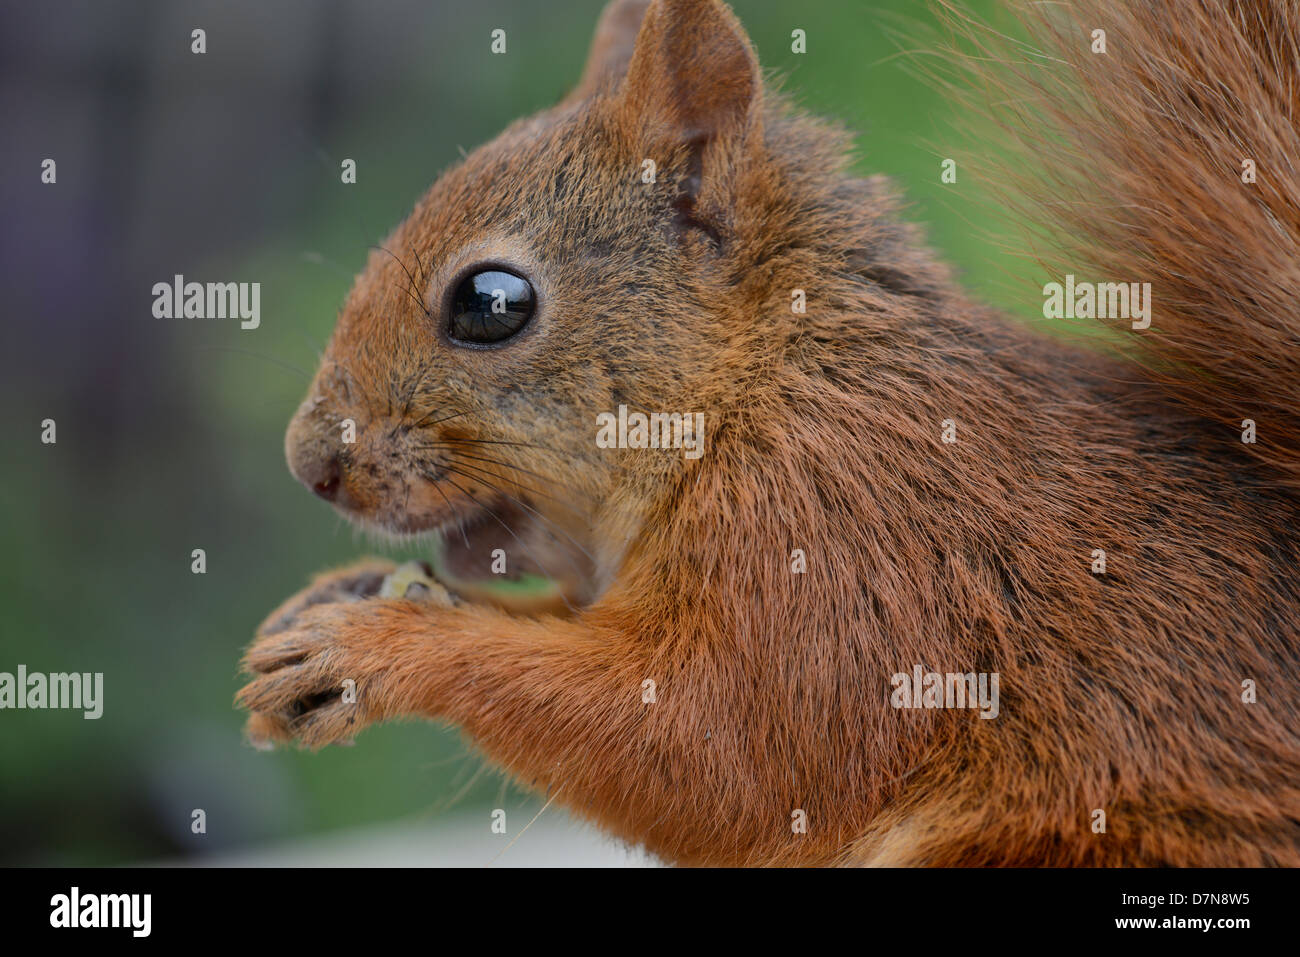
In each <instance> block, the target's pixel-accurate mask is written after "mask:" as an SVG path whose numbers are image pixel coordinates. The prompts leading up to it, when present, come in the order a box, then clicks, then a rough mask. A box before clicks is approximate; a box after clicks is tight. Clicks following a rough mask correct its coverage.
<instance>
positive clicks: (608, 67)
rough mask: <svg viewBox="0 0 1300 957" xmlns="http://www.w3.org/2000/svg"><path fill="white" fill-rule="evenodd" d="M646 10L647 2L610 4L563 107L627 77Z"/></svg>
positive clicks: (623, 0)
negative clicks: (582, 67) (579, 75)
mask: <svg viewBox="0 0 1300 957" xmlns="http://www.w3.org/2000/svg"><path fill="white" fill-rule="evenodd" d="M649 6H650V0H610V2H609V3H608V4H607V5H606V6H605V12H604V13H602V14H601V15H600V21H599V22H598V23H597V24H596V33H595V35H594V36H593V37H592V38H591V52H590V53H588V54H587V65H586V67H585V68H584V69H583V71H582V79H581V80H579V81H578V85H577V86H575V87H574V88H573V90H572V92H570V93H569V95H568V96H566V97H565V98H564V104H566V105H567V104H570V103H577V102H581V101H582V100H586V99H589V98H590V97H591V96H593V95H595V94H596V93H597V92H599V91H600V89H601V88H602V87H604V86H606V85H609V84H611V83H613V82H614V81H617V80H621V79H623V77H624V76H626V75H627V65H628V62H629V61H630V60H631V59H632V50H633V48H634V47H635V45H636V33H637V30H639V29H640V28H641V21H642V20H643V19H644V18H645V12H646V10H647V9H648V8H649Z"/></svg>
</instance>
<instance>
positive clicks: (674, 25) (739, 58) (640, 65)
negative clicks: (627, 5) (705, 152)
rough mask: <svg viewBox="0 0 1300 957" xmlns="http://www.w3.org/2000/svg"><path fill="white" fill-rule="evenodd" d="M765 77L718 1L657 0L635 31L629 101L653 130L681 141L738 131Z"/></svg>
mask: <svg viewBox="0 0 1300 957" xmlns="http://www.w3.org/2000/svg"><path fill="white" fill-rule="evenodd" d="M761 89H762V80H761V76H760V74H759V69H758V58H757V57H756V56H755V55H754V49H753V47H752V46H751V45H750V42H749V37H748V36H746V35H745V31H744V28H743V27H741V25H740V22H739V21H738V20H737V19H736V17H735V15H734V14H733V13H732V12H731V11H730V10H729V9H728V8H727V6H726V5H725V4H723V3H721V2H719V0H654V2H653V3H651V4H650V7H649V9H648V10H647V11H646V14H645V19H644V21H643V22H642V24H641V31H640V33H638V34H637V38H636V48H635V50H634V52H633V54H632V59H631V63H630V64H629V65H628V74H627V80H626V85H625V88H624V98H625V102H626V104H627V107H628V109H629V110H630V111H631V112H632V113H633V114H634V115H635V116H637V117H638V118H639V119H641V120H642V121H643V122H645V123H646V124H647V125H648V126H650V127H666V128H667V130H668V131H669V132H670V133H671V134H672V135H674V136H675V138H677V139H679V140H680V141H684V142H696V143H701V142H707V141H709V140H712V139H714V138H715V137H719V136H722V135H725V134H728V133H733V132H740V131H742V130H743V129H744V127H745V126H746V125H747V123H748V120H749V118H750V117H751V115H752V114H753V112H754V111H755V110H756V108H757V104H758V101H759V98H760V95H761Z"/></svg>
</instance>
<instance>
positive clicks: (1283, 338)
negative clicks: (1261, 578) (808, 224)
mask: <svg viewBox="0 0 1300 957" xmlns="http://www.w3.org/2000/svg"><path fill="white" fill-rule="evenodd" d="M949 12H950V13H953V14H954V15H955V16H956V17H957V21H958V25H959V26H960V27H962V32H963V34H964V35H965V37H966V38H967V39H968V40H969V39H974V41H975V42H976V44H977V45H978V48H979V49H978V53H979V56H978V57H977V60H978V61H979V62H981V63H984V64H990V61H992V62H991V65H988V66H981V67H980V68H978V69H977V71H976V72H977V74H978V81H979V85H978V92H974V91H973V92H972V93H970V94H969V95H970V97H971V99H972V100H974V99H982V100H984V102H985V103H986V104H987V103H989V102H994V103H998V104H1001V105H1000V106H996V107H994V108H993V113H994V118H995V120H996V121H997V122H998V124H999V125H1000V126H1001V127H1002V130H1003V132H1005V133H1007V134H1010V136H1011V137H1012V141H1013V142H1014V143H1015V144H1017V145H1018V147H1019V149H1018V150H1016V151H1015V152H1017V153H1018V154H1019V155H1021V156H1022V157H1023V156H1024V155H1025V154H1027V153H1032V154H1033V158H1034V164H1033V165H1034V167H1035V168H1036V171H1035V172H1033V173H1031V174H1025V173H1023V172H1021V171H1022V170H1024V169H1026V168H1027V167H1026V166H1025V165H1024V164H1021V163H1017V164H1016V165H1015V169H1014V171H1013V172H1011V173H1010V177H1009V182H1011V183H1012V184H1014V188H1015V189H1016V190H1017V191H1021V192H1022V195H1023V196H1024V197H1025V198H1027V199H1028V200H1029V201H1030V202H1031V203H1032V204H1034V206H1036V208H1037V211H1038V212H1037V217H1036V218H1037V219H1039V220H1040V221H1042V220H1046V221H1048V222H1049V224H1050V226H1049V228H1050V230H1051V231H1052V233H1053V240H1054V245H1055V247H1056V248H1057V249H1058V250H1060V253H1061V256H1060V259H1059V260H1057V261H1056V262H1057V264H1058V265H1060V266H1062V267H1064V268H1066V269H1069V270H1070V271H1073V272H1074V273H1076V274H1079V273H1084V272H1092V273H1093V274H1094V277H1093V278H1095V280H1096V281H1099V282H1105V281H1115V282H1129V281H1132V282H1150V283H1151V302H1152V312H1151V325H1150V327H1149V328H1146V329H1143V330H1138V331H1134V330H1133V329H1132V328H1131V325H1130V323H1129V322H1127V321H1122V322H1120V323H1117V324H1118V325H1119V326H1120V328H1121V329H1122V330H1123V335H1124V336H1125V337H1126V338H1127V340H1128V343H1129V345H1130V347H1131V349H1130V351H1131V352H1132V353H1133V354H1134V355H1135V356H1136V357H1138V358H1139V359H1141V360H1143V362H1144V364H1145V365H1147V366H1148V367H1149V368H1150V369H1151V370H1152V371H1153V372H1154V374H1155V375H1156V376H1157V377H1158V378H1159V379H1160V380H1161V381H1162V382H1163V383H1164V384H1165V385H1166V386H1167V387H1168V389H1169V390H1170V392H1171V393H1173V394H1174V395H1176V396H1177V397H1178V398H1179V399H1181V400H1182V401H1184V402H1186V403H1188V404H1189V405H1191V406H1192V407H1193V408H1194V410H1195V411H1196V412H1198V413H1200V414H1202V415H1205V416H1207V417H1209V418H1211V419H1213V420H1215V421H1219V422H1222V423H1223V424H1224V427H1225V428H1231V429H1241V428H1243V420H1246V419H1250V420H1253V421H1254V422H1255V424H1256V438H1257V441H1256V442H1255V443H1254V444H1251V445H1247V449H1248V450H1249V451H1251V452H1253V453H1254V454H1256V455H1258V456H1260V457H1261V458H1262V459H1264V460H1265V461H1266V462H1267V463H1269V465H1271V466H1273V467H1276V468H1277V469H1280V470H1281V474H1280V476H1278V475H1276V474H1275V473H1272V472H1270V471H1268V470H1265V474H1266V475H1267V476H1268V481H1270V482H1282V483H1284V484H1287V485H1289V486H1292V487H1295V488H1300V170H1298V169H1297V164H1298V163H1300V130H1298V129H1297V120H1298V118H1300V0H1124V2H1122V3H1115V2H1114V0H1075V2H1073V3H1067V4H1032V5H1026V6H1025V7H1024V12H1023V14H1022V15H1021V19H1022V22H1023V23H1024V24H1025V25H1026V27H1027V28H1028V30H1029V32H1030V35H1031V41H1030V43H1029V45H1028V46H1025V45H1022V44H1020V43H1018V42H1016V41H1012V40H1008V39H1007V38H1006V37H1004V36H1003V35H1001V34H998V33H995V32H994V31H992V30H989V29H987V28H983V29H981V28H976V27H974V26H973V25H972V23H971V21H970V20H969V19H963V18H962V17H961V14H960V13H958V12H957V11H956V10H955V8H952V7H949ZM1098 30H1102V31H1105V33H1104V37H1102V36H1101V35H1099V34H1097V33H1095V32H1094V31H1098ZM1099 41H1104V50H1105V52H1099V47H1100V43H1099ZM1009 63H1010V65H1011V69H1010V71H1008V70H1007V69H1006V67H1007V66H1008V64H1009ZM1026 175H1029V176H1030V177H1031V181H1029V182H1027V181H1026V178H1025V177H1026ZM1251 180H1253V181H1251ZM1044 212H1046V215H1045V216H1044ZM1054 258H1055V257H1054ZM1080 278H1081V279H1082V278H1084V277H1083V276H1080Z"/></svg>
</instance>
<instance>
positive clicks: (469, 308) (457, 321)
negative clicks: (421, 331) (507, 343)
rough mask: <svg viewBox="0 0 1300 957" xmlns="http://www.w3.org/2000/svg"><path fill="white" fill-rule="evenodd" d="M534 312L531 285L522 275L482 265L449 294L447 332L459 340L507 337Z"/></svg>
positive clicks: (521, 326) (481, 342)
mask: <svg viewBox="0 0 1300 957" xmlns="http://www.w3.org/2000/svg"><path fill="white" fill-rule="evenodd" d="M532 316H533V287H532V286H531V285H529V283H528V280H527V279H524V278H523V277H522V276H516V275H515V274H514V273H512V272H505V271H504V270H500V269H485V270H484V271H483V272H476V273H473V274H472V275H469V276H466V277H465V278H464V279H462V280H461V281H460V285H459V286H457V287H456V291H455V293H454V294H453V295H452V297H451V322H450V324H449V325H448V327H447V334H448V335H449V336H451V338H452V339H454V340H456V341H458V342H471V343H475V344H480V345H481V344H486V343H494V342H502V341H504V340H506V339H509V338H510V337H511V336H513V335H514V334H515V333H517V332H518V331H519V330H520V329H522V328H523V327H524V326H526V325H527V324H528V320H529V319H531V318H532Z"/></svg>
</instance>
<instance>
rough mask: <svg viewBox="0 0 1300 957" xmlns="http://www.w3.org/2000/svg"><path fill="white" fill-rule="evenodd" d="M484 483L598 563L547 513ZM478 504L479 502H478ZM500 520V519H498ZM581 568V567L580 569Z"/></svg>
mask: <svg viewBox="0 0 1300 957" xmlns="http://www.w3.org/2000/svg"><path fill="white" fill-rule="evenodd" d="M445 468H446V469H447V471H449V472H453V473H455V474H457V475H461V476H463V477H464V478H467V479H469V480H470V481H478V482H483V480H482V479H475V478H474V476H472V475H466V474H465V473H464V472H460V471H457V469H456V467H455V466H454V465H447V466H445ZM483 484H484V485H487V487H488V489H489V490H490V491H493V492H497V493H499V494H501V495H504V496H505V497H506V498H508V499H510V501H512V502H514V503H515V504H516V505H518V506H519V507H520V508H522V509H524V510H525V511H527V512H529V513H531V514H532V515H533V517H534V518H536V519H537V520H538V521H540V522H542V524H543V525H545V526H547V527H548V528H550V529H551V530H552V531H554V532H557V533H559V534H560V535H562V536H564V537H565V538H567V539H568V540H569V541H570V542H571V543H572V544H573V546H574V547H575V548H577V549H578V551H580V552H582V554H583V555H585V556H586V557H587V560H588V561H589V562H591V564H592V565H595V564H596V559H595V558H594V557H593V556H592V554H591V552H589V551H587V550H586V549H585V548H583V547H582V543H581V542H579V541H578V540H577V539H575V538H574V537H573V536H572V535H570V534H569V533H568V532H566V531H565V530H564V529H562V528H561V527H560V526H559V525H557V524H555V522H553V521H551V520H550V519H549V518H547V517H546V516H545V515H543V514H542V513H541V512H539V511H537V509H535V508H533V507H532V506H531V505H528V504H527V503H525V502H523V501H521V500H520V499H518V498H516V497H515V496H513V495H511V494H510V493H509V492H507V491H506V490H505V489H502V488H497V487H496V486H494V485H492V484H491V483H488V482H483ZM476 504H477V503H476ZM498 521H500V519H498ZM516 541H518V539H516ZM519 544H521V545H522V544H523V542H520V543H519ZM530 557H531V556H530ZM534 561H536V559H534ZM538 564H539V565H540V564H541V562H538ZM574 567H577V566H576V565H575V566H574ZM579 570H581V569H579Z"/></svg>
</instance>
